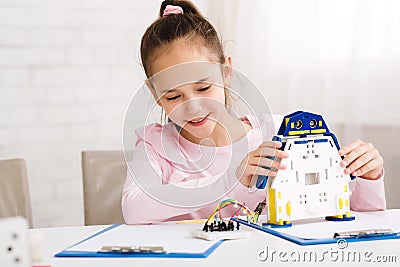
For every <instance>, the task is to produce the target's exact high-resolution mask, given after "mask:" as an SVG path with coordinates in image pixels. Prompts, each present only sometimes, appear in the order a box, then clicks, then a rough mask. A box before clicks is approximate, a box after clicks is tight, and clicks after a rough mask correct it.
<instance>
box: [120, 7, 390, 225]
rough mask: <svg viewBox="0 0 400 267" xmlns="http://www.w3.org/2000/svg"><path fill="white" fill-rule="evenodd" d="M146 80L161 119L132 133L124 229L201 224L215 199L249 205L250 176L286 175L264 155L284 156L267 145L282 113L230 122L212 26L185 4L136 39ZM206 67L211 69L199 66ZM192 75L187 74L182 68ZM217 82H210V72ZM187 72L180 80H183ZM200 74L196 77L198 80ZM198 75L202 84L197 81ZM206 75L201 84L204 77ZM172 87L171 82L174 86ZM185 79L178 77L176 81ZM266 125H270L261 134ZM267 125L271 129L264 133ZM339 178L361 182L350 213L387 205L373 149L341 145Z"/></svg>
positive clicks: (168, 10) (225, 75) (261, 193)
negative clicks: (163, 120) (341, 172)
mask: <svg viewBox="0 0 400 267" xmlns="http://www.w3.org/2000/svg"><path fill="white" fill-rule="evenodd" d="M141 59H142V64H143V67H144V70H145V73H146V76H147V78H148V80H147V81H146V84H147V86H148V89H149V90H150V91H151V93H152V95H153V96H154V99H155V101H156V103H157V104H158V105H159V106H160V107H162V108H163V110H164V111H165V113H166V115H167V116H168V121H169V122H168V123H167V124H165V125H161V124H150V125H148V126H145V127H144V128H141V129H137V130H136V140H137V141H136V147H135V150H134V152H133V159H132V161H131V162H129V163H128V167H129V170H128V175H127V179H126V182H125V185H124V189H123V198H122V211H123V215H124V219H125V222H126V223H127V224H144V223H155V222H161V221H168V220H182V219H199V218H207V217H208V216H209V214H210V213H211V212H212V211H213V209H214V208H215V206H216V205H217V203H218V202H219V201H221V200H222V199H225V198H232V199H235V200H237V201H240V202H244V203H246V205H247V206H248V207H249V208H251V209H253V210H254V208H255V207H256V205H257V204H258V203H259V202H261V201H263V199H264V198H265V194H266V193H265V190H250V187H251V184H252V178H253V177H256V176H257V175H268V176H275V175H276V173H277V171H279V170H284V169H286V166H284V165H283V164H280V163H279V162H276V161H273V160H270V159H269V158H267V157H268V156H276V157H279V158H287V157H288V155H287V153H286V152H283V151H281V150H279V148H280V147H281V143H279V142H273V141H265V140H271V138H272V136H273V135H274V134H275V133H274V130H273V129H274V122H275V123H276V124H277V125H278V124H279V123H280V122H281V119H282V117H280V118H277V117H275V118H274V121H273V120H272V119H270V118H269V117H268V116H267V117H264V118H261V119H258V118H255V117H254V116H245V117H242V118H236V117H234V116H232V115H230V113H229V112H228V111H227V108H226V107H227V102H228V101H227V97H228V96H229V94H228V93H227V90H226V88H225V89H224V88H222V87H219V86H217V85H218V84H223V85H224V86H226V87H227V86H229V76H230V73H229V71H227V72H225V71H224V68H219V67H218V68H217V67H216V66H226V67H227V69H228V70H229V68H230V67H231V66H232V60H231V57H230V56H225V54H224V52H223V48H222V44H221V41H220V39H219V37H218V34H217V32H216V31H215V29H214V27H213V26H212V25H211V24H210V23H209V22H208V21H207V20H206V19H205V18H204V17H203V16H202V15H201V14H200V13H199V11H198V10H197V8H196V7H195V6H194V5H193V4H192V3H191V2H189V1H164V2H163V3H162V4H161V8H160V13H159V18H158V19H157V20H156V21H155V22H154V23H153V24H151V25H150V26H149V28H148V29H147V31H146V32H145V34H144V36H143V38H142V42H141ZM203 64H206V65H207V64H208V65H207V67H203V66H204V65H203ZM185 70H189V71H185ZM216 73H218V74H219V76H220V77H217V78H216V79H217V80H218V79H219V78H220V80H218V82H216V79H210V78H209V77H210V76H216V75H215V74H216ZM192 74H193V75H194V76H193V77H195V78H193V77H190V78H187V80H186V81H196V82H191V83H189V82H187V83H184V82H182V81H183V80H185V77H186V76H188V75H189V76H190V75H192ZM196 75H197V76H196ZM197 77H199V79H197ZM201 77H203V78H204V79H201ZM175 79H176V80H178V84H179V86H175V87H174V86H171V85H172V84H175V85H176V83H173V82H171V80H175ZM182 79H183V80H182ZM265 129H267V130H266V131H265ZM271 129H272V130H271ZM339 155H340V156H345V158H344V160H343V161H342V162H341V166H342V167H343V168H344V173H345V174H353V175H356V176H358V178H357V179H355V186H354V188H353V191H352V195H351V197H350V206H351V209H352V210H358V211H364V210H382V209H385V205H386V202H385V194H384V186H383V160H382V157H381V156H380V154H379V152H378V151H377V150H376V149H375V148H374V147H373V145H372V144H369V143H364V142H362V141H359V140H358V141H356V142H353V143H351V144H349V145H347V146H343V147H342V148H341V150H340V151H339Z"/></svg>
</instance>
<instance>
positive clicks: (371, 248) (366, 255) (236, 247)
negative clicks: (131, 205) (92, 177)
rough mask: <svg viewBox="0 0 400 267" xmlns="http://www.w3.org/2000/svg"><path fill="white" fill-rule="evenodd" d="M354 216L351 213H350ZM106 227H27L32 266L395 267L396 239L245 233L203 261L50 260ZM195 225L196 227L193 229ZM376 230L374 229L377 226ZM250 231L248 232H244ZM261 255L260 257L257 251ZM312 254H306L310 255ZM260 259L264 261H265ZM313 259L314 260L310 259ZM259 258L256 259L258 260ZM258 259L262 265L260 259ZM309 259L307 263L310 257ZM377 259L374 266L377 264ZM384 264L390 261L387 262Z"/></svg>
mask: <svg viewBox="0 0 400 267" xmlns="http://www.w3.org/2000/svg"><path fill="white" fill-rule="evenodd" d="M374 213H376V214H379V213H382V215H383V214H385V216H387V215H390V217H391V218H392V219H393V220H395V221H398V222H399V224H400V209H397V210H387V211H379V212H374ZM353 214H354V215H355V216H357V213H356V212H353ZM105 227H106V226H78V227H58V228H43V229H32V230H30V232H31V233H32V234H35V235H40V236H41V239H42V240H43V244H42V256H43V261H41V262H40V263H36V265H44V264H46V265H51V266H52V267H59V266H60V267H61V266H68V267H74V266H87V267H90V266H96V267H102V266H113V267H115V266H121V267H124V266H130V267H131V266H160V265H162V266H188V265H190V266H191V265H194V266H214V265H217V264H223V265H224V266H226V265H227V264H228V265H230V266H240V265H242V266H246V267H247V266H250V264H251V267H253V266H267V265H269V266H271V265H273V266H275V265H281V264H286V265H287V264H288V263H289V264H293V263H298V262H297V260H296V259H297V257H298V256H300V257H301V260H300V263H302V264H301V265H305V264H307V265H308V264H318V265H322V264H323V265H337V264H341V265H342V266H343V265H344V266H350V265H351V266H354V265H359V266H361V265H365V264H366V263H368V262H371V263H375V264H372V265H371V263H370V266H376V265H381V264H382V262H384V261H386V263H385V266H398V264H399V262H400V239H394V240H382V241H369V242H356V243H348V244H347V247H346V248H345V249H340V248H339V246H338V244H326V245H315V246H299V245H296V244H294V243H292V242H289V241H286V240H283V239H281V238H278V237H275V236H272V235H269V234H266V233H263V232H260V231H256V230H253V229H251V231H252V233H251V237H250V238H247V239H242V240H231V241H225V242H223V243H222V245H221V246H219V247H218V248H217V249H216V250H215V251H214V252H213V253H212V254H211V255H210V256H209V257H208V258H206V259H173V258H54V257H53V255H54V254H56V253H57V252H60V251H62V250H63V249H65V248H67V247H69V246H71V245H73V244H75V243H77V242H79V241H80V240H82V239H84V238H85V237H88V236H90V235H92V234H94V233H96V232H98V231H100V230H102V229H104V228H105ZM199 227H201V226H200V225H199ZM378 227H379V226H378ZM249 229H250V228H249ZM261 252H263V253H261ZM311 254H312V255H311ZM266 255H268V258H266V259H265V257H266ZM313 256H316V257H317V258H315V257H313ZM260 258H261V259H260ZM263 258H264V261H262V259H263ZM310 258H311V259H310ZM378 261H380V263H378ZM388 261H390V263H388Z"/></svg>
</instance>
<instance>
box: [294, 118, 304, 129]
mask: <svg viewBox="0 0 400 267" xmlns="http://www.w3.org/2000/svg"><path fill="white" fill-rule="evenodd" d="M295 127H296V129H300V128H301V127H303V122H302V121H301V120H298V121H296V124H295Z"/></svg>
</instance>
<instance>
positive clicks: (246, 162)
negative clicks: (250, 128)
mask: <svg viewBox="0 0 400 267" xmlns="http://www.w3.org/2000/svg"><path fill="white" fill-rule="evenodd" d="M281 146H282V143H281V142H278V141H266V142H263V143H262V144H261V145H260V146H259V148H257V149H256V150H254V151H252V152H250V153H249V154H247V156H246V157H245V158H244V159H243V160H242V162H241V163H240V165H239V167H238V168H237V169H236V177H237V178H238V179H239V181H240V182H241V183H242V184H243V185H244V186H247V187H249V186H250V185H251V180H252V178H253V175H264V176H276V174H277V172H278V170H284V169H286V165H284V164H281V163H280V162H278V161H276V160H272V159H269V158H267V157H275V159H276V158H277V157H278V158H287V157H289V155H288V153H286V152H284V151H282V150H279V148H280V147H281ZM263 167H266V168H269V169H266V168H263Z"/></svg>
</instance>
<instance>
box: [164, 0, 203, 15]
mask: <svg viewBox="0 0 400 267" xmlns="http://www.w3.org/2000/svg"><path fill="white" fill-rule="evenodd" d="M168 5H172V6H179V7H181V8H182V10H183V14H189V15H190V14H192V15H195V16H199V17H203V15H202V14H201V13H200V11H199V10H198V9H197V7H196V6H195V5H194V4H193V3H192V2H191V1H187V0H164V1H163V2H162V3H161V7H160V12H159V17H160V18H162V17H163V16H164V11H165V9H166V8H167V6H168Z"/></svg>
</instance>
